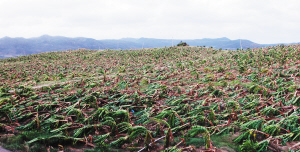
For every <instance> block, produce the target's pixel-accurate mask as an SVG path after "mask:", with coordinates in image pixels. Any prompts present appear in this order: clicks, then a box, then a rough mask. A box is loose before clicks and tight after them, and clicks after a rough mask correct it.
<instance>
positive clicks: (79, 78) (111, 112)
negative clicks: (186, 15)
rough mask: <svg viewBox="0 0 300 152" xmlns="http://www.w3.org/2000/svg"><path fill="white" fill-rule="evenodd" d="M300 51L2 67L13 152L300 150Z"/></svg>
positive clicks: (6, 129) (0, 108)
mask: <svg viewBox="0 0 300 152" xmlns="http://www.w3.org/2000/svg"><path fill="white" fill-rule="evenodd" d="M299 82H300V45H278V46H274V47H268V48H256V49H244V50H234V51H229V50H221V49H218V50H217V49H213V48H207V47H189V46H185V47H165V48H152V49H139V50H84V49H80V50H72V51H63V52H48V53H41V54H34V55H28V56H20V57H17V58H8V59H0V87H1V90H0V146H2V147H4V148H6V149H9V150H12V151H45V152H48V151H51V152H52V151H53V152H54V151H55V152H56V151H58V150H61V151H74V152H75V151H86V152H92V151H116V152H117V151H165V152H175V151H176V152H177V151H197V152H199V151H200V152H201V151H202V152H213V151H215V152H221V151H245V152H257V151H260V152H266V151H276V152H277V151H278V152H279V151H290V152H296V151H299V149H300V110H299V108H298V106H300V96H299V95H300V91H299V90H300V83H299Z"/></svg>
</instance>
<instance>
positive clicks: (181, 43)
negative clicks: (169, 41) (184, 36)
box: [177, 41, 189, 46]
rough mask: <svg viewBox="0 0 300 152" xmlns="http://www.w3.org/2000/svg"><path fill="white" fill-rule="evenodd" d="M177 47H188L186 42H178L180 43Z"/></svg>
mask: <svg viewBox="0 0 300 152" xmlns="http://www.w3.org/2000/svg"><path fill="white" fill-rule="evenodd" d="M177 46H189V45H188V44H187V43H186V42H182V41H180V43H178V44H177Z"/></svg>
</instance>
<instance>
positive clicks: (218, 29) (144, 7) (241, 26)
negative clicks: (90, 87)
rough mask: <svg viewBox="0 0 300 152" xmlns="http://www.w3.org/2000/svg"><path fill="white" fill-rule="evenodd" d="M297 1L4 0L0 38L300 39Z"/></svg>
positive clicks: (0, 10)
mask: <svg viewBox="0 0 300 152" xmlns="http://www.w3.org/2000/svg"><path fill="white" fill-rule="evenodd" d="M299 8H300V1H297V0H263V1H261V0H251V1H246V0H185V1H183V0H180V1H179V0H143V1H141V0H109V1H107V0H100V1H99V0H86V1H83V0H63V1H61V0H60V1H58V0H51V1H49V0H26V1H24V0H0V37H4V36H10V37H37V36H40V35H44V34H49V35H60V36H68V37H91V38H95V39H113V38H123V37H135V38H139V37H149V38H172V37H173V38H176V39H201V38H219V37H228V38H230V39H239V38H242V39H249V40H252V41H254V42H257V43H289V42H300V37H299V36H298V35H299V34H300V29H299V26H300V20H299V19H298V18H299V17H300V10H299Z"/></svg>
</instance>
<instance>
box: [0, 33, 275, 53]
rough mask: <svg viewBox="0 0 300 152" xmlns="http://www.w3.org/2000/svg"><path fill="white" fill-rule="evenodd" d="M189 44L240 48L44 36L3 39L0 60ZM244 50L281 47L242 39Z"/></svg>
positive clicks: (225, 44)
mask: <svg viewBox="0 0 300 152" xmlns="http://www.w3.org/2000/svg"><path fill="white" fill-rule="evenodd" d="M180 41H184V42H187V43H188V44H189V45H191V46H206V47H213V48H216V49H219V48H222V49H229V50H232V49H237V48H240V40H230V39H229V38H227V37H221V38H203V39H182V40H180V39H173V40H172V39H155V38H143V37H142V38H121V39H104V40H96V39H93V38H85V37H76V38H70V37H64V36H49V35H42V36H40V37H33V38H23V37H16V38H10V37H7V36H6V37H3V38H0V58H1V57H2V58H5V57H16V56H20V55H29V54H36V53H41V52H49V51H64V50H73V49H79V48H85V49H140V48H154V47H165V46H167V47H168V46H172V43H173V45H176V44H178V43H179V42H180ZM241 42H242V47H243V48H257V47H266V46H274V45H277V44H258V43H255V42H252V41H250V40H244V39H243V40H241Z"/></svg>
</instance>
